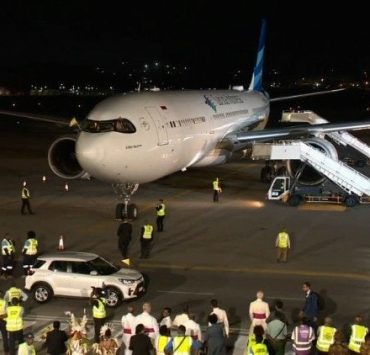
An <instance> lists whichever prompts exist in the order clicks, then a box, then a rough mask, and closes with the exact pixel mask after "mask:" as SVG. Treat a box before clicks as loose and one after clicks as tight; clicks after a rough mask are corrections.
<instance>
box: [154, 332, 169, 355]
mask: <svg viewBox="0 0 370 355" xmlns="http://www.w3.org/2000/svg"><path fill="white" fill-rule="evenodd" d="M170 339H171V338H170V337H168V336H165V335H160V336H159V338H158V345H157V347H158V348H157V349H156V350H157V351H158V352H161V353H164V348H165V347H166V345H167V344H168V343H169V341H170Z"/></svg>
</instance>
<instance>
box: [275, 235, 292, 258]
mask: <svg viewBox="0 0 370 355" xmlns="http://www.w3.org/2000/svg"><path fill="white" fill-rule="evenodd" d="M275 246H276V248H277V257H276V262H278V263H280V261H281V262H283V263H286V261H287V259H288V251H289V249H290V238H289V234H288V232H287V230H286V228H283V229H282V230H281V232H280V233H279V234H278V235H277V237H276V242H275Z"/></svg>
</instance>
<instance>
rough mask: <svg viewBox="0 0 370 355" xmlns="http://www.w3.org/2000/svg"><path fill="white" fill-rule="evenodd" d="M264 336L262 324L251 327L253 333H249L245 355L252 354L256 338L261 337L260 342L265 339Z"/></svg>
mask: <svg viewBox="0 0 370 355" xmlns="http://www.w3.org/2000/svg"><path fill="white" fill-rule="evenodd" d="M264 336H265V330H264V329H263V327H262V325H256V326H255V327H254V328H253V333H250V336H249V337H248V343H247V350H246V352H245V353H246V355H251V354H252V348H253V346H254V345H255V344H256V343H257V338H259V339H261V338H262V342H263V341H264V339H265V338H264ZM260 343H261V342H260ZM255 351H256V349H255Z"/></svg>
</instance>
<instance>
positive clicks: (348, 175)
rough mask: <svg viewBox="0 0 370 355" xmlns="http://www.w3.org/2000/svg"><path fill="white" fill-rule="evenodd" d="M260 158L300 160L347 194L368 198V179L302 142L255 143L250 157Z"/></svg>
mask: <svg viewBox="0 0 370 355" xmlns="http://www.w3.org/2000/svg"><path fill="white" fill-rule="evenodd" d="M257 152H258V153H257ZM262 156H263V157H265V158H266V157H268V159H270V160H301V161H302V162H304V163H306V164H308V165H310V166H312V167H313V168H314V169H315V170H317V171H318V172H319V173H321V174H322V175H324V176H326V177H327V178H328V179H330V180H331V181H333V182H334V183H335V184H337V185H338V186H339V187H340V188H342V189H343V190H344V191H346V192H347V193H348V194H355V195H357V196H360V197H362V196H370V178H368V177H367V176H365V175H363V174H361V173H360V172H359V171H357V170H355V169H353V168H351V167H350V166H348V165H346V164H345V163H344V162H342V161H339V160H336V159H333V158H331V157H330V156H328V155H326V154H325V153H323V152H322V151H320V150H318V149H316V148H314V147H312V146H310V145H309V144H306V143H304V142H303V141H284V142H280V143H261V144H259V143H256V144H255V147H254V153H253V154H252V157H253V158H260V157H262Z"/></svg>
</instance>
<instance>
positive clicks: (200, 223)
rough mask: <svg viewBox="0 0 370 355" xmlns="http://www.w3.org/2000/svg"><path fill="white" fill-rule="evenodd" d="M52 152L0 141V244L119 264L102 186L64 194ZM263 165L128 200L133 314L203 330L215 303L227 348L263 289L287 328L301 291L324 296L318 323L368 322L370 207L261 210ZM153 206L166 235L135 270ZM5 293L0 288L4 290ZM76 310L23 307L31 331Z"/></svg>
mask: <svg viewBox="0 0 370 355" xmlns="http://www.w3.org/2000/svg"><path fill="white" fill-rule="evenodd" d="M56 134H57V132H55V134H54V133H53V135H56ZM51 141H52V137H51V136H50V135H48V134H40V133H37V132H35V131H33V132H31V133H30V134H25V133H24V132H23V133H22V134H21V135H16V134H15V133H14V132H12V133H11V134H9V135H5V134H4V133H2V134H1V136H0V142H1V143H0V172H1V173H0V191H1V200H0V233H1V234H4V233H5V232H9V233H10V234H11V236H12V237H13V238H14V239H15V240H16V243H17V244H16V248H17V255H18V257H19V255H20V249H21V248H22V245H23V241H24V238H25V235H26V232H27V231H28V230H31V229H33V230H35V231H36V233H37V235H38V238H39V241H40V251H41V252H47V251H55V250H56V248H57V246H58V240H59V236H60V235H63V236H64V242H65V247H66V249H67V250H78V251H91V252H95V253H97V254H99V255H101V256H103V257H105V258H107V259H109V260H113V261H115V262H119V260H120V253H119V251H118V249H117V237H116V230H117V228H118V225H119V222H118V221H116V220H115V219H114V209H115V204H116V202H117V201H116V199H115V196H114V194H113V191H112V189H111V187H110V186H109V185H107V184H105V183H102V182H99V181H96V180H90V181H88V180H76V181H69V182H68V185H69V191H68V192H66V191H65V190H64V185H65V183H66V181H64V180H62V179H60V178H58V177H56V176H54V175H53V174H52V173H51V171H50V170H49V168H48V166H47V156H46V152H47V148H48V144H49V143H51ZM262 166H263V162H252V161H248V160H237V161H233V162H231V163H229V164H225V165H222V166H218V167H211V168H204V169H197V170H188V171H186V172H184V173H183V172H179V173H176V174H173V175H171V176H168V177H166V178H163V179H161V180H159V181H156V182H153V183H150V184H146V185H143V186H140V188H139V190H138V192H137V193H136V194H135V195H134V198H133V201H134V202H135V203H136V204H137V205H138V206H139V213H140V215H139V219H138V220H136V221H135V222H133V228H134V239H133V241H132V243H131V248H130V257H131V260H132V263H133V265H134V267H135V268H137V269H139V270H140V271H142V272H143V273H145V274H146V275H147V276H148V278H149V280H150V283H149V287H148V292H147V293H146V294H145V295H144V296H143V297H142V298H140V299H138V300H135V301H131V302H130V305H134V306H135V307H136V310H137V312H139V311H140V307H141V305H142V303H143V302H144V301H149V302H151V303H152V307H153V314H154V315H155V316H156V317H157V316H159V314H160V312H161V309H162V308H163V307H165V306H169V307H171V308H172V310H173V314H176V313H178V312H180V311H181V309H182V307H183V306H184V305H189V306H190V310H191V312H194V313H196V314H197V315H198V321H199V322H200V323H201V325H202V326H206V324H207V322H206V317H207V315H208V312H209V311H210V307H209V301H210V299H211V298H217V299H218V300H219V303H220V306H221V307H222V308H224V309H226V310H227V311H228V315H229V320H230V323H231V328H232V330H233V338H232V341H234V340H236V339H238V338H237V337H238V335H239V334H245V333H246V332H247V330H248V328H249V320H248V310H249V302H251V301H252V300H254V297H255V294H256V291H257V290H259V289H263V290H264V291H265V296H266V299H267V301H269V302H270V301H273V300H274V299H276V298H280V299H281V300H283V302H284V308H285V311H286V313H287V315H288V318H290V319H292V318H293V319H294V318H296V316H297V313H298V311H299V310H300V309H301V308H302V306H303V303H304V296H303V292H302V283H303V282H304V281H306V280H308V281H310V282H311V283H312V285H313V289H314V290H316V291H318V292H321V293H322V294H323V296H324V298H325V299H326V309H325V313H326V314H330V315H332V317H333V319H334V322H335V324H336V325H338V326H343V325H345V324H347V323H349V322H350V321H351V320H352V318H353V317H354V315H356V314H358V313H360V314H362V315H364V316H365V319H366V321H367V322H368V321H369V306H368V298H369V294H370V292H369V285H370V270H369V268H370V261H369V256H370V242H369V239H368V236H369V227H368V224H367V222H368V219H369V218H368V216H369V212H370V206H366V205H362V206H357V207H355V208H345V207H343V206H338V205H321V204H320V205H308V204H307V205H302V206H300V207H299V208H292V207H289V206H287V205H283V204H280V203H273V202H271V201H266V200H265V195H266V192H267V189H268V185H266V184H264V183H261V182H260V181H259V174H260V168H261V167H262ZM44 175H45V176H46V182H43V181H42V176H44ZM216 176H217V177H219V178H220V180H221V182H222V184H223V192H222V194H221V196H220V201H219V203H214V202H212V180H213V179H214V178H215V177H216ZM24 179H26V180H27V182H28V185H29V187H30V190H31V193H32V196H33V198H32V201H31V204H32V207H33V209H34V211H35V213H36V214H35V215H33V216H29V215H25V216H22V215H21V214H20V191H21V185H22V182H23V180H24ZM159 198H163V199H164V202H165V203H166V206H167V216H166V219H165V222H164V226H165V227H164V229H165V231H164V232H163V233H155V235H154V245H153V249H152V252H151V256H150V258H149V259H146V260H140V259H139V258H138V257H139V248H140V245H139V231H140V228H141V226H142V223H143V221H144V219H148V220H149V221H151V222H153V224H155V209H154V207H155V204H156V203H157V201H158V199H159ZM282 227H286V228H287V229H288V231H289V233H290V235H291V239H292V250H291V253H290V256H289V261H288V263H287V264H277V263H276V260H275V254H276V250H275V238H276V234H277V233H278V232H279V230H280V229H281V228H282ZM18 275H20V267H19V266H18ZM16 283H17V285H19V286H22V285H23V284H24V279H22V278H20V277H17V278H16ZM9 285H10V283H9V281H3V280H2V281H1V289H6V288H7V287H8V286H9ZM84 308H89V306H88V301H87V300H71V299H53V300H52V301H51V302H50V303H48V304H46V305H38V304H37V303H35V302H34V301H33V300H29V301H27V305H26V314H27V317H28V319H30V322H31V323H30V324H34V323H32V322H34V320H35V319H36V320H37V319H39V318H40V317H41V318H42V317H44V318H45V319H46V318H47V317H49V318H48V319H51V318H53V317H54V318H55V319H65V316H64V312H65V311H67V310H70V311H74V312H75V313H76V314H77V315H78V314H79V315H82V312H83V309H84ZM89 311H90V309H89ZM125 312H126V305H125V304H123V305H122V306H120V307H119V308H117V309H115V310H114V311H111V317H112V319H113V320H114V321H115V322H116V323H117V322H118V321H119V320H120V318H121V316H122V315H123V313H125ZM117 324H118V323H117ZM242 339H244V338H242ZM238 342H240V340H238ZM234 353H235V354H239V353H240V354H241V352H234Z"/></svg>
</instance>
